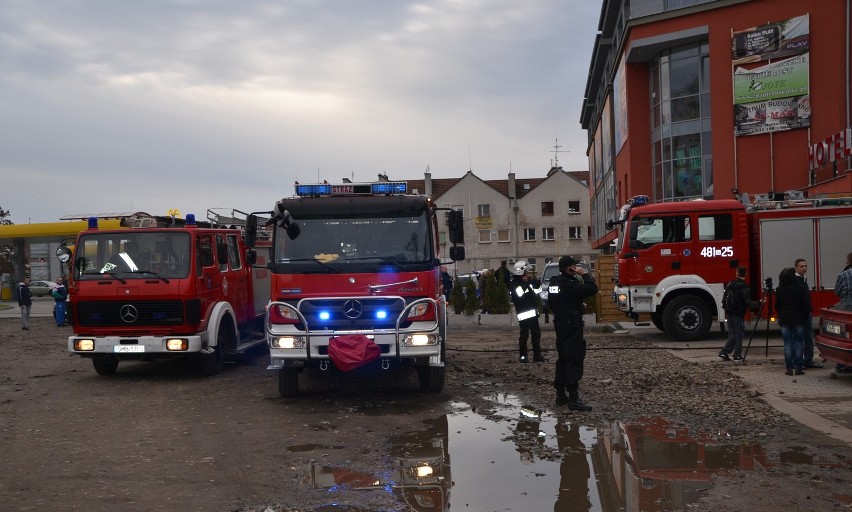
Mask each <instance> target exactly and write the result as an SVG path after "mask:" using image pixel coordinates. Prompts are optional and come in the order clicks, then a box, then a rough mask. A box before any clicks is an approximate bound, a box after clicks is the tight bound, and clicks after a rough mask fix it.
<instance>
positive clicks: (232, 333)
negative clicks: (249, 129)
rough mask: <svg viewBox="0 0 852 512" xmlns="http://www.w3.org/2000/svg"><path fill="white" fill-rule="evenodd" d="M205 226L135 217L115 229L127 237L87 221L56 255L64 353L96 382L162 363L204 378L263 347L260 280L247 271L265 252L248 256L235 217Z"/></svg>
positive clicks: (265, 281)
mask: <svg viewBox="0 0 852 512" xmlns="http://www.w3.org/2000/svg"><path fill="white" fill-rule="evenodd" d="M233 212H238V211H237V210H234V211H233ZM240 213H242V212H240ZM244 215H245V214H243V224H244ZM208 219H210V222H196V220H195V216H194V215H192V214H189V215H187V216H186V219H185V220H183V219H177V218H173V217H154V216H150V215H148V214H144V213H142V214H135V215H134V216H132V217H129V218H127V219H124V220H123V221H122V223H123V225H125V226H127V229H115V230H100V229H98V225H97V218H94V217H92V218H90V219H89V228H88V229H87V230H86V231H83V232H81V233H80V234H79V235H78V237H77V241H76V244H75V245H74V249H73V251H72V250H71V249H70V248H67V247H61V248H60V250H59V251H58V252H57V256H58V257H59V259H60V261H62V262H63V263H68V264H70V267H71V268H70V274H69V276H70V278H71V281H70V283H71V286H70V295H71V306H72V307H71V317H72V319H73V326H74V334H73V335H72V336H69V337H68V351H69V352H71V353H72V354H77V355H79V356H81V357H83V358H87V359H91V360H92V363H93V365H94V367H95V371H97V372H98V373H99V374H101V375H108V374H112V373H115V371H116V370H117V368H118V365H119V362H120V361H147V360H153V359H163V358H171V359H176V358H187V359H188V358H193V359H194V360H195V361H196V363H197V365H198V368H199V369H200V370H201V372H202V373H203V374H205V375H213V374H215V373H218V372H219V371H220V370H221V368H222V364H223V361H224V360H225V358H226V357H232V356H236V355H238V354H240V353H242V352H243V351H245V350H247V349H249V348H251V347H253V346H256V345H262V344H263V343H264V341H265V340H264V338H263V335H262V332H263V318H264V314H265V306H266V303H267V301H268V297H269V274H268V271H267V270H266V269H265V268H260V269H257V270H255V269H253V268H252V265H253V264H254V263H255V262H257V263H262V264H265V263H266V260H267V258H268V244H269V243H268V241H267V242H265V243H263V242H261V243H257V244H256V245H257V246H258V247H257V248H256V249H252V250H247V249H246V248H245V245H244V241H243V231H242V230H241V229H240V228H239V226H238V224H236V223H237V222H239V221H238V220H237V218H236V217H233V216H231V217H227V218H226V219H223V218H222V216H220V215H218V214H216V213H215V212H214V211H212V210H209V211H208ZM224 220H227V222H225V223H223V221H224ZM259 254H260V255H259Z"/></svg>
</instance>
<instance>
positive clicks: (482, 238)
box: [479, 229, 491, 244]
mask: <svg viewBox="0 0 852 512" xmlns="http://www.w3.org/2000/svg"><path fill="white" fill-rule="evenodd" d="M479 243H481V244H490V243H491V230H490V229H480V230H479Z"/></svg>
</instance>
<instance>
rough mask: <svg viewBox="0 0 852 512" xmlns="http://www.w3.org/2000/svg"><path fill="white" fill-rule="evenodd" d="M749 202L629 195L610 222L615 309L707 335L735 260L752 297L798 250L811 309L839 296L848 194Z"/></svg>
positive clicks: (695, 336)
mask: <svg viewBox="0 0 852 512" xmlns="http://www.w3.org/2000/svg"><path fill="white" fill-rule="evenodd" d="M746 203H747V202H741V201H738V200H734V199H730V200H729V199H718V200H709V201H685V202H669V203H657V204H649V201H648V197H647V196H637V197H634V198H632V199H631V200H630V202H629V203H628V204H626V205H624V206H623V207H622V208H621V209H620V212H619V219H618V220H617V221H614V222H610V223H608V226H609V227H610V229H611V227H612V226H613V225H615V224H619V225H621V229H620V237H619V239H618V244H617V247H616V258H617V262H616V275H615V289H614V291H613V300H614V301H615V303H616V306H617V307H618V309H619V310H621V311H624V313H625V314H626V315H627V316H628V317H630V318H632V319H633V320H634V322H638V321H639V319H640V314H649V315H650V319H651V321H652V322H653V324H654V325H655V326H656V327H657V328H658V329H660V330H662V331H664V332H666V333H667V334H669V335H670V336H671V337H672V338H674V339H676V340H700V339H704V338H706V336H707V333H708V331H709V329H710V326H711V324H712V322H713V317H714V316H715V317H717V318H718V319H719V321H720V322H724V320H725V312H724V310H723V309H722V294H723V291H724V287H725V284H726V283H727V282H729V281H730V280H731V279H733V278H734V269H736V267H738V266H744V267H746V268H748V270H749V276H750V279H751V282H750V284H751V287H752V297H754V298H762V297H763V296H764V295H765V294H766V292H767V291H768V292H771V290H772V289H773V287H772V282H773V279H777V276H778V274H779V273H780V271H781V270H782V269H783V268H785V267H792V266H793V264H794V262H795V260H796V259H797V258H804V259H806V260H807V261H808V263H809V265H810V268H809V271H808V274H807V277H808V283H809V286H810V288H811V297H812V300H813V306H814V312H815V313H816V314H818V312H819V309H820V308H822V307H824V306H826V305H828V304H833V303H834V302H836V298H835V296H834V293H833V291H832V290H833V287H834V281H835V278H836V277H837V273H838V272H839V271H840V270H841V269H842V266H843V265H842V264H843V262H844V261H845V258H846V253H847V252H848V251H849V245H848V243H846V241H847V240H848V239H849V233H850V232H852V198H850V197H835V198H819V199H816V198H810V199H808V198H805V197H804V196H803V194H802V193H801V192H798V191H794V192H788V193H783V194H781V193H779V194H775V193H772V194H759V195H757V196H755V199H754V201H753V202H751V203H750V204H746ZM768 296H769V299H770V300H771V296H772V294H771V293H769V294H768ZM768 310H770V308H769V307H765V308H763V314H764V315H765V314H767V313H768V312H770V313H771V311H768ZM723 325H724V324H723Z"/></svg>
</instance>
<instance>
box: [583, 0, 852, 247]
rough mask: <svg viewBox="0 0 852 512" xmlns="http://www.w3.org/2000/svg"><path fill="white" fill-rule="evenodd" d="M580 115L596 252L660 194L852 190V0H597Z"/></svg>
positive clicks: (665, 197) (678, 197) (679, 197)
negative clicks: (613, 226)
mask: <svg viewBox="0 0 852 512" xmlns="http://www.w3.org/2000/svg"><path fill="white" fill-rule="evenodd" d="M598 30H599V34H598V36H597V40H596V42H595V46H594V50H593V54H592V59H591V64H590V69H589V80H588V82H587V86H586V94H585V98H584V101H583V110H582V113H581V118H580V122H581V125H582V126H583V128H584V129H585V130H587V134H588V150H587V155H588V159H589V171H590V178H591V179H590V187H589V188H590V194H591V214H592V219H591V221H592V222H591V224H592V232H593V236H592V239H593V240H594V241H593V243H592V247H593V248H596V249H605V248H607V247H608V246H609V245H610V242H612V241H613V239H614V238H615V237H616V232H615V231H610V230H607V229H606V228H605V222H606V221H607V220H612V219H614V218H616V216H617V210H618V208H619V207H620V205H622V204H624V203H625V202H626V200H627V199H628V198H630V197H631V196H634V195H640V194H645V195H648V196H649V197H650V198H651V200H652V201H654V202H662V201H684V200H694V199H730V198H734V197H736V198H740V199H746V198H745V195H744V194H749V195H750V196H751V197H753V196H754V195H755V194H766V193H770V192H774V193H779V192H785V191H790V190H801V191H804V192H805V194H807V195H808V196H818V195H836V194H845V195H848V193H849V192H850V191H852V171H850V169H852V165H850V156H852V121H850V85H849V84H850V63H849V62H850V61H849V59H850V1H849V0H821V1H819V2H804V1H802V0H711V1H707V0H703V1H702V0H604V2H603V5H602V9H601V18H600V23H599V27H598Z"/></svg>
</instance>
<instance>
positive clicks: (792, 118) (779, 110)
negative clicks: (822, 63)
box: [734, 53, 811, 136]
mask: <svg viewBox="0 0 852 512" xmlns="http://www.w3.org/2000/svg"><path fill="white" fill-rule="evenodd" d="M808 57H809V54H807V53H806V54H804V55H799V56H796V57H791V58H789V59H784V60H780V61H778V62H773V63H771V64H767V65H765V66H761V67H758V68H753V69H744V68H741V67H738V68H737V69H736V71H735V72H734V133H735V134H736V135H738V136H739V135H756V134H760V133H769V132H776V131H782V130H793V129H796V128H807V127H808V126H810V125H811V102H810V96H809V94H810V90H809V71H808Z"/></svg>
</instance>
